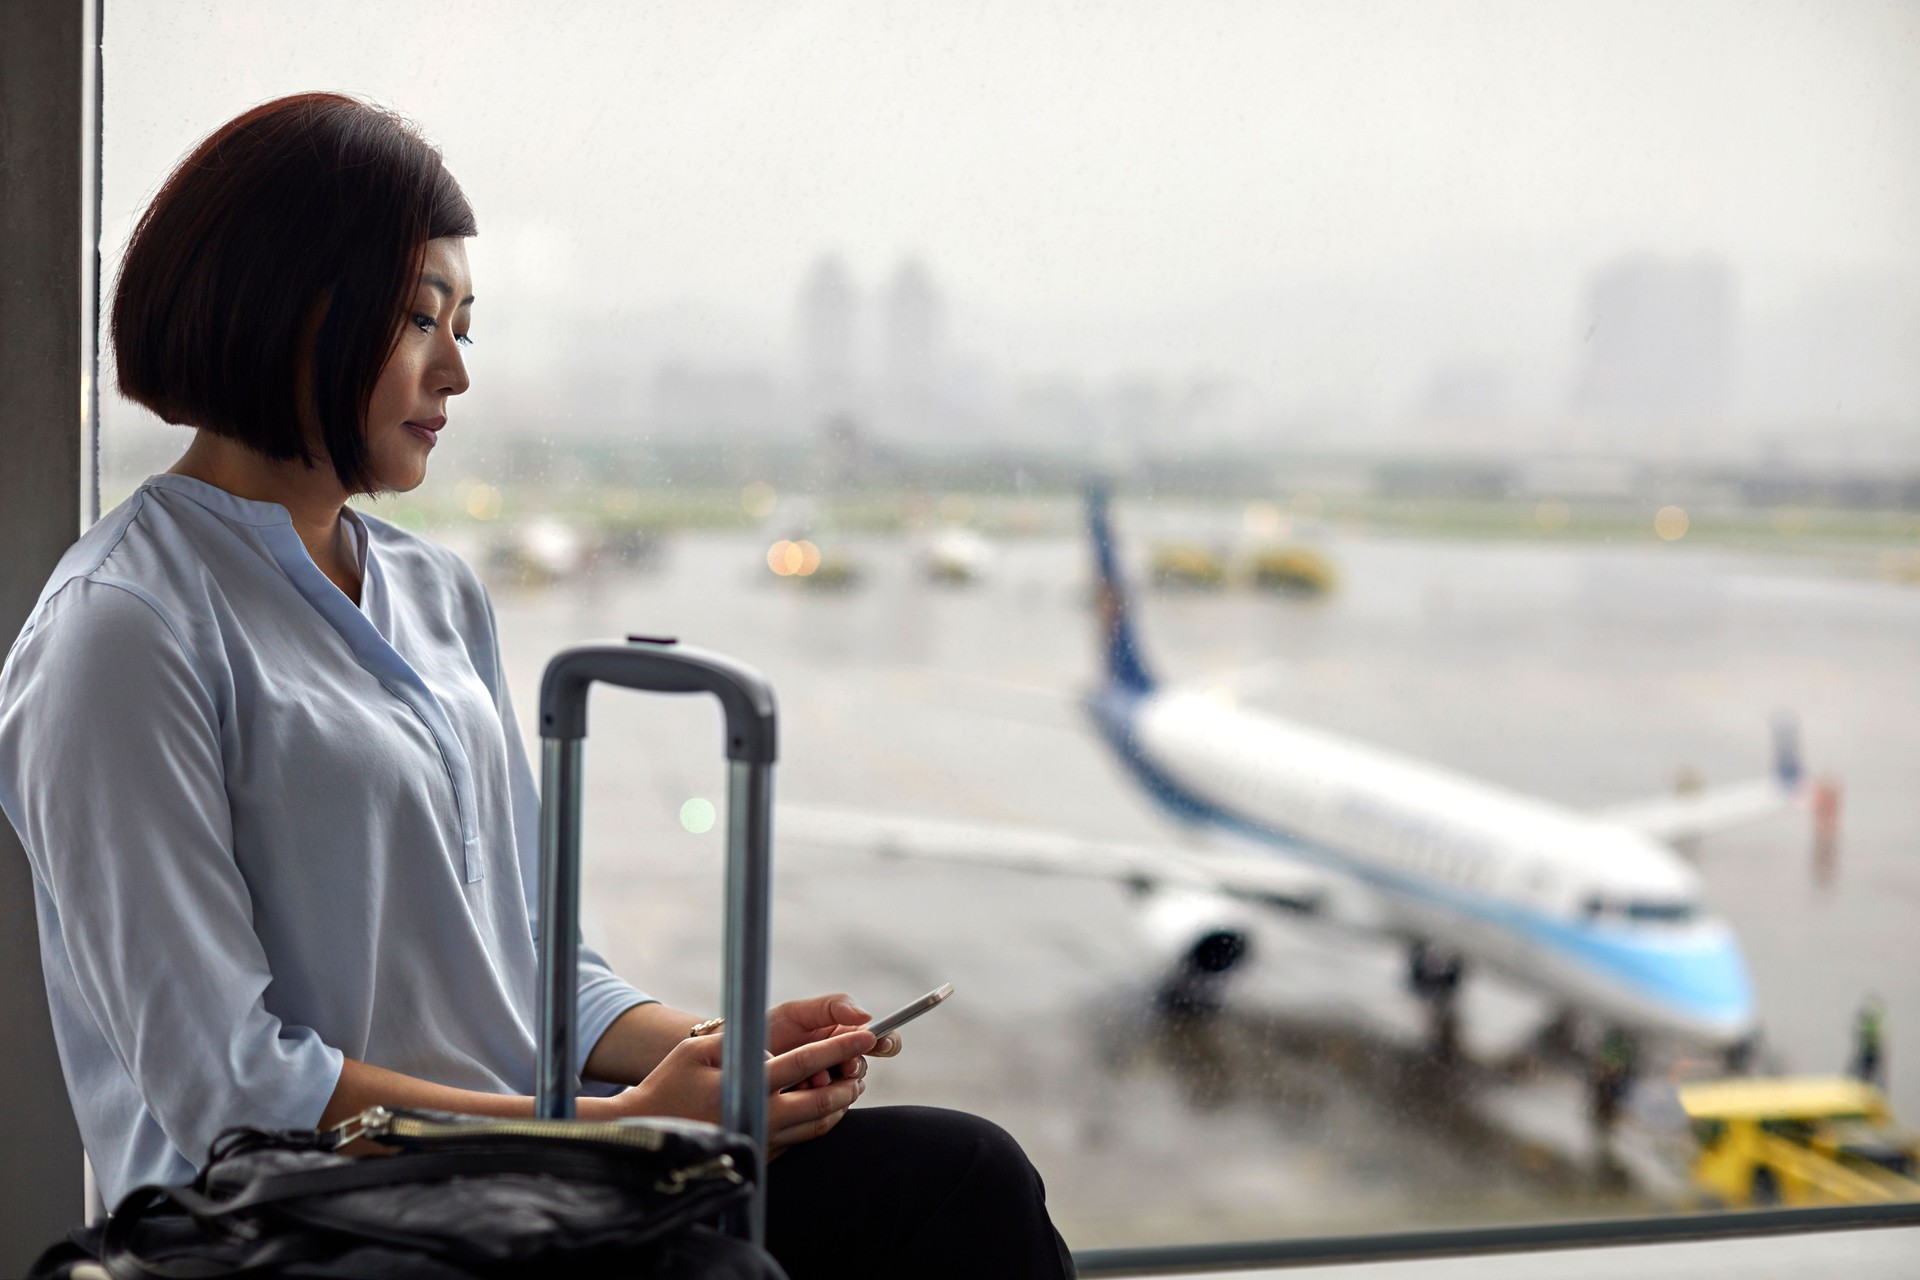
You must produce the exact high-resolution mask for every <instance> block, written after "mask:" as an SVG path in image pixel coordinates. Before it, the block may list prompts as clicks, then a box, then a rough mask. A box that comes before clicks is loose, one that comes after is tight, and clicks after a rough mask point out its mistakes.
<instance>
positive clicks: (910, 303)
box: [880, 258, 946, 435]
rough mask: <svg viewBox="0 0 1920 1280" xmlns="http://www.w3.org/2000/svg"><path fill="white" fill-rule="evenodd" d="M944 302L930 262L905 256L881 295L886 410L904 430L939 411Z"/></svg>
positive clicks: (912, 430) (921, 427)
mask: <svg viewBox="0 0 1920 1280" xmlns="http://www.w3.org/2000/svg"><path fill="white" fill-rule="evenodd" d="M945 322H946V316H945V306H944V303H943V302H942V299H941V297H940V291H939V289H938V287H937V286H935V284H934V282H933V276H932V274H931V273H930V272H929V271H928V270H927V267H926V264H925V263H923V262H921V261H920V260H919V259H918V258H903V259H902V260H901V261H900V264H899V265H898V266H897V267H895V268H894V271H893V278H892V279H891V280H890V281H888V282H887V287H886V290H885V292H884V293H883V294H882V295H881V300H880V323H881V331H880V375H881V386H882V389H883V392H884V395H885V408H886V414H887V417H888V418H889V419H891V420H892V421H893V424H894V425H895V426H896V427H897V428H898V429H899V430H900V431H901V432H902V433H903V434H908V435H918V434H922V433H924V432H926V431H927V430H929V429H931V428H932V427H933V425H934V420H935V418H936V416H937V414H936V410H937V407H938V405H937V400H938V396H939V385H940V376H941V339H942V336H943V330H944V328H945Z"/></svg>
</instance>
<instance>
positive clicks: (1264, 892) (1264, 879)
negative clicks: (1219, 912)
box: [774, 804, 1330, 913]
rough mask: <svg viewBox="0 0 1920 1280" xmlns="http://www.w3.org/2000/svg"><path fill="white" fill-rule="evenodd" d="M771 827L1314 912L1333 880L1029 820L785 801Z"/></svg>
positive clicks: (913, 853) (809, 837) (782, 836)
mask: <svg viewBox="0 0 1920 1280" xmlns="http://www.w3.org/2000/svg"><path fill="white" fill-rule="evenodd" d="M774 834H775V837H776V838H777V839H778V840H781V841H786V842H792V843H797V844H807V845H817V846H822V847H827V848H850V849H865V850H867V851H869V852H872V853H877V854H880V855H883V856H888V857H899V858H916V859H924V860H931V861H940V862H952V863H960V864H964V865H967V866H976V867H998V868H1001V869H1005V870H1013V871H1026V872H1032V873H1038V874H1042V875H1061V876H1079V877H1084V878H1087V879H1094V880H1110V881H1115V882H1118V883H1122V884H1131V885H1140V886H1146V887H1154V888H1160V887H1165V888H1173V887H1179V888H1186V889H1194V890H1199V891H1202V892H1209V893H1220V894H1225V895H1227V896H1229V897H1233V898H1239V899H1242V900H1244V901H1249V902H1255V903H1259V904H1261V905H1265V906H1271V907H1279V908H1282V909H1284V910H1288V911H1297V912H1308V913H1318V912H1319V911H1320V910H1321V907H1322V906H1323V904H1324V903H1325V901H1326V898H1327V896H1328V891H1329V888H1330V886H1329V885H1328V883H1327V881H1326V878H1325V877H1324V876H1321V875H1319V874H1318V873H1316V872H1315V871H1313V870H1312V869H1311V868H1308V867H1303V866H1300V865H1298V864H1294V863H1290V862H1288V861H1286V860H1284V859H1281V858H1278V857H1271V856H1264V855H1260V854H1253V853H1236V852H1221V851H1217V850H1212V849H1205V848H1195V849H1186V848H1179V847H1155V846H1152V845H1135V844H1125V843H1120V842H1116V841H1106V840H1084V839H1081V838H1079V837H1076V836H1069V835H1061V834H1058V833H1055V832H1050V831H1037V830H1033V829H1031V828H1022V827H991V826H975V825H972V824H968V823H958V822H949V821H946V820H944V819H936V818H908V817H895V816H891V815H885V814H876V813H863V812H859V811H856V810H850V809H823V808H810V807H803V806H796V805H786V804H782V805H780V806H779V809H778V812H777V813H776V815H775V820H774Z"/></svg>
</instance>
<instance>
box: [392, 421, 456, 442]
mask: <svg viewBox="0 0 1920 1280" xmlns="http://www.w3.org/2000/svg"><path fill="white" fill-rule="evenodd" d="M400 425H401V426H403V427H405V428H406V429H407V430H409V431H411V432H413V434H414V435H416V436H418V437H420V438H421V439H422V440H425V441H426V442H427V444H428V445H430V446H431V445H434V444H437V443H438V442H439V439H440V428H442V427H444V426H446V425H447V420H446V419H445V418H428V419H427V420H426V421H424V422H403V423H401V424H400Z"/></svg>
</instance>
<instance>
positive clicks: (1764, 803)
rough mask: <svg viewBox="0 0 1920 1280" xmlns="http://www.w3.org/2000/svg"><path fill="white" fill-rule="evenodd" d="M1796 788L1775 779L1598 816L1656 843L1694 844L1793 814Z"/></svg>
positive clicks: (1669, 798)
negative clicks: (1726, 831)
mask: <svg viewBox="0 0 1920 1280" xmlns="http://www.w3.org/2000/svg"><path fill="white" fill-rule="evenodd" d="M1799 799H1800V792H1799V790H1798V789H1797V788H1793V787H1788V786H1783V785H1781V783H1780V782H1779V781H1778V780H1776V779H1774V778H1756V779H1754V780H1753V781H1751V782H1738V783H1734V784H1732V785H1730V786H1725V787H1712V788H1709V789H1708V790H1705V791H1695V792H1691V793H1683V794H1679V795H1672V796H1662V797H1660V798H1658V799H1654V800H1643V801H1640V802H1639V803H1637V804H1623V805H1615V806H1613V807H1611V808H1608V809H1602V810H1600V811H1599V813H1597V814H1596V815H1595V816H1596V817H1599V818H1601V819H1603V820H1605V821H1607V822H1618V823H1620V824H1621V825H1623V826H1628V827H1632V828H1634V829H1635V830H1636V831H1641V832H1644V833H1645V834H1647V835H1650V836H1652V837H1654V838H1655V839H1656V840H1668V841H1673V840H1693V839H1697V838H1698V837H1700V836H1705V835H1711V834H1713V833H1714V832H1716V831H1725V830H1728V829H1729V828H1732V827H1743V826H1746V825H1747V824H1749V823H1753V822H1758V821H1760V820H1761V819H1762V818H1770V817H1772V816H1773V815H1774V814H1776V813H1780V812H1782V811H1784V810H1787V809H1790V808H1793V807H1794V806H1795V805H1796V804H1797V803H1798V802H1799Z"/></svg>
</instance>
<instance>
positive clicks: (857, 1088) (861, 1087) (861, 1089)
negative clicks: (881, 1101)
mask: <svg viewBox="0 0 1920 1280" xmlns="http://www.w3.org/2000/svg"><path fill="white" fill-rule="evenodd" d="M866 1091H867V1082H866V1081H865V1080H855V1081H854V1082H853V1096H854V1097H856V1098H857V1097H859V1096H860V1095H861V1094H863V1093H865V1092H866Z"/></svg>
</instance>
